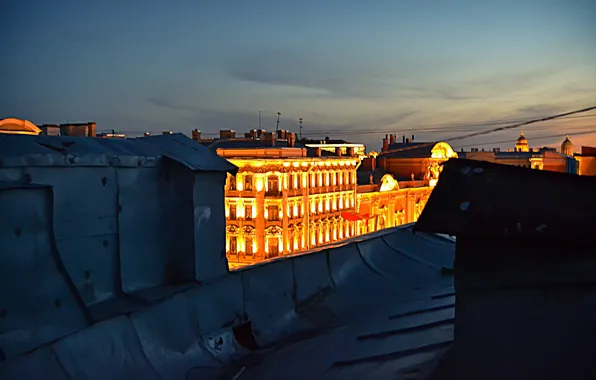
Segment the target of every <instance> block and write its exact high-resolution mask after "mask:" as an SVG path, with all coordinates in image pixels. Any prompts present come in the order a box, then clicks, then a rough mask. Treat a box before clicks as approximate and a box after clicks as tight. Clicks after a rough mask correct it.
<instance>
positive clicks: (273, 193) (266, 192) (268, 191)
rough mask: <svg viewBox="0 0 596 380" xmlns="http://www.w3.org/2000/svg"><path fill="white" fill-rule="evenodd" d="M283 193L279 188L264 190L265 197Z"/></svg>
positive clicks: (279, 195)
mask: <svg viewBox="0 0 596 380" xmlns="http://www.w3.org/2000/svg"><path fill="white" fill-rule="evenodd" d="M282 195H283V193H282V192H281V191H280V190H277V189H275V190H271V189H269V190H266V191H265V196H266V197H281V196H282Z"/></svg>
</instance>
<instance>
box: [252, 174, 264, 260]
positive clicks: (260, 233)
mask: <svg viewBox="0 0 596 380" xmlns="http://www.w3.org/2000/svg"><path fill="white" fill-rule="evenodd" d="M254 181H255V184H254V185H255V186H254V189H255V206H256V207H255V209H254V211H255V212H256V215H253V219H254V220H255V240H256V243H257V252H255V253H254V255H255V257H256V258H258V260H262V259H263V258H264V257H265V227H266V225H267V222H266V220H265V184H266V182H267V178H266V176H265V175H263V174H255V175H254ZM258 260H257V261H258Z"/></svg>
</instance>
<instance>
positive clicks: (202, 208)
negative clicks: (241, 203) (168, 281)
mask: <svg viewBox="0 0 596 380" xmlns="http://www.w3.org/2000/svg"><path fill="white" fill-rule="evenodd" d="M196 145H198V146H200V145H199V144H196ZM201 148H204V147H202V146H201ZM204 149H207V148H204ZM226 177H227V176H226V174H225V173H221V172H197V173H195V175H194V181H193V198H192V199H193V210H194V224H193V225H194V248H195V276H196V279H197V280H199V281H207V280H211V279H213V278H216V277H219V276H222V275H224V274H227V273H228V260H227V258H226V252H225V247H226V218H225V209H224V207H225V204H224V198H225V194H224V191H225V183H226Z"/></svg>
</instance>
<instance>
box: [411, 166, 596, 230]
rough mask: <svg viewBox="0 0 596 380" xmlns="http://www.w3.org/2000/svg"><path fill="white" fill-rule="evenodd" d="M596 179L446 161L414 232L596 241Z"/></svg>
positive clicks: (513, 167) (509, 167)
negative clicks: (578, 238)
mask: <svg viewBox="0 0 596 380" xmlns="http://www.w3.org/2000/svg"><path fill="white" fill-rule="evenodd" d="M595 194H596V178H594V177H588V176H578V175H572V174H566V173H557V172H550V171H542V170H534V169H528V168H520V167H515V166H510V165H500V164H494V163H490V162H484V161H474V160H462V159H451V160H449V161H448V162H447V163H445V167H444V170H443V172H442V173H441V177H440V179H439V183H438V185H437V187H436V188H435V189H434V191H433V193H432V195H431V197H430V199H429V201H428V203H427V205H426V207H425V209H424V211H423V213H422V215H421V216H420V219H419V220H418V222H417V224H416V227H415V228H416V230H418V231H432V232H439V233H445V234H449V235H453V236H464V235H467V236H484V237H512V236H518V237H539V238H540V239H558V240H561V239H562V240H566V239H575V237H576V236H582V237H583V238H584V239H595V240H596V219H595V216H594V210H596V196H595Z"/></svg>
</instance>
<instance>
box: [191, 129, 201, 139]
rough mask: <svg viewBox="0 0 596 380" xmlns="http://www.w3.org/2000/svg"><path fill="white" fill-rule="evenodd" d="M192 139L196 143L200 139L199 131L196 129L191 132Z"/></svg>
mask: <svg viewBox="0 0 596 380" xmlns="http://www.w3.org/2000/svg"><path fill="white" fill-rule="evenodd" d="M192 139H193V140H195V141H198V140H200V139H201V131H199V130H198V129H195V130H193V131H192Z"/></svg>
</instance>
